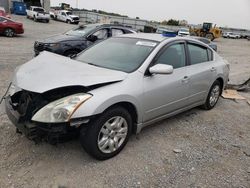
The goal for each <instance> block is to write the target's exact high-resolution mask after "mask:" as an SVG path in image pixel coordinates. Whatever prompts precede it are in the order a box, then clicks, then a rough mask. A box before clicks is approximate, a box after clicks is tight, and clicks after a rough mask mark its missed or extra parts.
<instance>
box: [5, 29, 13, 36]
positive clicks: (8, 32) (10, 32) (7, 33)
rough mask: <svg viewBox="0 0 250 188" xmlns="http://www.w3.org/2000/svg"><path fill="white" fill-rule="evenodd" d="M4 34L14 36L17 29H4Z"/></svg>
mask: <svg viewBox="0 0 250 188" xmlns="http://www.w3.org/2000/svg"><path fill="white" fill-rule="evenodd" d="M4 35H5V36H6V37H13V36H14V35H15V31H14V30H13V29H11V28H7V29H5V30H4Z"/></svg>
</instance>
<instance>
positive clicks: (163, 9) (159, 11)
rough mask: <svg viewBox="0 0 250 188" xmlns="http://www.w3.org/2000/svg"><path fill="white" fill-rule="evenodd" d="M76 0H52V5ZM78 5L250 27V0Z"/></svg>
mask: <svg viewBox="0 0 250 188" xmlns="http://www.w3.org/2000/svg"><path fill="white" fill-rule="evenodd" d="M61 2H65V3H69V4H70V5H71V6H72V7H76V5H77V0H51V5H52V6H55V5H59V3H61ZM78 8H85V9H90V10H92V9H97V10H104V11H107V12H114V13H119V14H123V15H128V16H129V17H133V18H135V17H137V16H138V17H140V18H141V19H147V20H156V21H162V20H169V19H171V18H173V19H178V20H182V19H185V20H187V21H188V23H190V24H199V23H203V22H212V23H216V24H217V25H218V26H228V27H237V28H246V29H250V0H78Z"/></svg>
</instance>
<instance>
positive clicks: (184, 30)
mask: <svg viewBox="0 0 250 188" xmlns="http://www.w3.org/2000/svg"><path fill="white" fill-rule="evenodd" d="M178 35H179V36H190V32H189V29H188V28H181V29H180V30H179V31H178Z"/></svg>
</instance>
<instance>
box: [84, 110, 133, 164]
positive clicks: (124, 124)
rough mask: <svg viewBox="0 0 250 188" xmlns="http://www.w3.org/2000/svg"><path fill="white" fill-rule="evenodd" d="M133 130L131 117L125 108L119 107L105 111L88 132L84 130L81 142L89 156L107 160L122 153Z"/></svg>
mask: <svg viewBox="0 0 250 188" xmlns="http://www.w3.org/2000/svg"><path fill="white" fill-rule="evenodd" d="M115 122H119V123H117V124H115ZM112 124H113V126H112ZM106 125H109V126H106ZM131 130H132V118H131V115H130V114H129V113H128V111H127V110H126V109H124V108H123V107H120V106H117V107H115V108H111V109H110V110H107V111H105V112H104V113H103V114H102V115H101V116H100V117H98V118H97V119H96V120H95V121H93V122H92V123H91V124H90V125H89V128H88V129H87V130H85V129H82V130H81V132H80V142H81V144H82V147H83V148H84V150H85V151H86V152H87V153H88V154H89V155H91V156H92V157H94V158H96V159H98V160H106V159H109V158H112V157H114V156H115V155H117V154H118V153H120V151H121V150H122V149H123V148H124V147H125V145H126V144H127V142H128V139H129V136H130V134H131ZM115 140H116V141H115Z"/></svg>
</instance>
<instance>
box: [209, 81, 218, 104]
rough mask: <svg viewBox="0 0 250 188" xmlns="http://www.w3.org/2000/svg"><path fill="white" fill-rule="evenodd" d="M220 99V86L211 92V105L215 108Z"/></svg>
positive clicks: (216, 86)
mask: <svg viewBox="0 0 250 188" xmlns="http://www.w3.org/2000/svg"><path fill="white" fill-rule="evenodd" d="M219 97H220V86H219V85H215V86H214V87H213V89H212V91H211V94H210V97H209V104H210V105H211V106H214V105H215V104H216V103H217V101H218V99H219Z"/></svg>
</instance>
